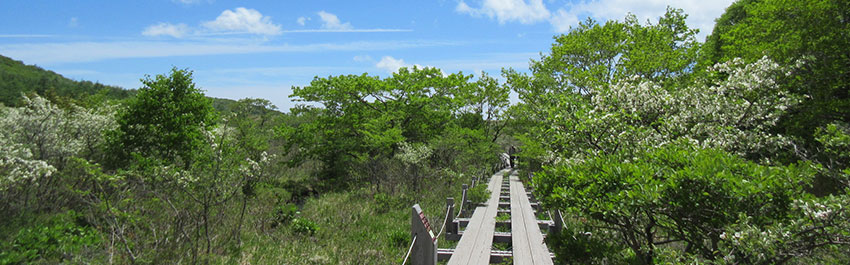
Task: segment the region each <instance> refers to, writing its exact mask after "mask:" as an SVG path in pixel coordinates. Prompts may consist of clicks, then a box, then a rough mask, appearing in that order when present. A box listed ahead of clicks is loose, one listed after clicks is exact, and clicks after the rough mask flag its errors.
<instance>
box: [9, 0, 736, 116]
mask: <svg viewBox="0 0 850 265" xmlns="http://www.w3.org/2000/svg"><path fill="white" fill-rule="evenodd" d="M730 3H731V0H722V1H714V0H710V1H705V0H702V1H697V0H680V1H672V0H644V1H630V0H590V1H583V0H571V1H559V0H464V1H457V0H435V1H409V0H400V1H321V0H317V1H225V0H122V1H107V0H102V1H85V0H82V1H59V0H52V1H43V0H3V1H2V2H0V54H2V55H4V56H7V57H11V58H13V59H16V60H21V61H23V62H24V63H27V64H35V65H38V66H41V67H43V68H45V69H48V70H53V71H55V72H57V73H59V74H62V75H64V76H66V77H69V78H72V79H76V80H91V81H99V82H101V83H104V84H110V85H118V86H121V87H125V88H138V87H139V86H140V85H141V83H140V82H139V79H140V78H142V77H144V75H146V74H149V75H155V74H161V73H166V72H168V71H169V70H170V69H171V67H172V66H176V67H179V68H189V69H190V70H193V71H194V73H195V83H196V84H197V85H198V86H200V87H201V88H202V89H204V90H206V93H207V95H209V96H214V97H223V98H231V99H240V98H246V97H259V98H266V99H269V100H271V101H272V102H273V103H275V104H276V105H277V106H278V107H279V108H280V109H281V110H288V109H289V108H290V107H292V106H293V105H294V104H293V103H292V102H291V101H290V99H289V98H288V96H289V94H290V93H291V87H292V86H303V85H308V84H309V83H310V81H311V80H312V79H313V77H314V76H320V77H326V76H330V75H344V74H362V73H364V72H367V73H369V74H370V75H379V76H387V75H389V74H391V73H392V72H393V71H395V70H396V69H397V68H398V67H401V66H412V65H420V66H433V67H438V68H440V69H442V70H443V71H444V72H458V71H463V72H464V73H466V74H475V75H476V76H478V75H479V73H480V72H481V71H485V72H488V73H489V74H491V75H494V76H498V75H499V72H500V69H501V68H503V67H512V68H515V69H518V70H527V67H528V62H529V60H530V59H537V58H539V53H540V52H546V51H547V50H548V49H549V47H550V46H551V44H552V37H553V36H555V35H556V34H559V33H564V32H567V31H568V30H569V28H570V27H571V26H575V25H577V23H578V21H580V20H584V19H585V18H587V17H592V18H594V19H597V20H600V21H604V20H608V19H618V20H621V19H622V18H623V17H624V16H625V15H626V13H628V12H631V13H633V14H635V15H637V16H638V18H640V19H641V20H643V21H645V20H647V19H652V20H653V21H654V20H655V18H657V17H658V16H660V15H662V14H663V13H664V11H665V8H666V7H667V6H668V5H669V6H673V7H676V8H682V9H684V10H685V12H686V13H687V14H689V18H688V23H689V26H691V27H693V28H698V29H700V30H701V33H700V36H699V37H700V40H702V39H703V38H704V37H705V35H706V34H708V33H710V31H711V28H712V27H713V25H714V19H715V18H717V17H719V16H720V14H722V13H723V10H724V9H725V8H726V7H727V6H728V5H729V4H730Z"/></svg>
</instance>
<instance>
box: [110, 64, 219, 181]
mask: <svg viewBox="0 0 850 265" xmlns="http://www.w3.org/2000/svg"><path fill="white" fill-rule="evenodd" d="M142 83H143V84H144V85H145V86H144V87H143V88H141V89H139V92H138V94H137V95H136V96H135V97H134V98H132V99H131V100H130V101H129V102H127V107H126V108H124V109H122V110H120V111H119V113H118V129H117V130H114V131H112V132H111V135H110V136H111V141H112V142H111V147H110V148H111V150H112V151H113V152H114V153H115V154H116V155H117V159H119V162H118V163H121V162H120V161H121V160H123V161H126V160H127V159H129V157H130V155H131V154H133V153H138V154H139V155H141V156H143V157H152V158H158V159H164V160H168V161H175V162H177V163H180V164H183V165H188V164H190V163H191V162H190V161H191V160H192V158H193V154H194V153H195V151H196V150H198V148H200V146H203V145H204V134H203V133H204V131H205V130H209V129H210V128H212V126H214V125H215V123H216V116H217V112H216V111H215V110H214V109H213V107H212V102H211V100H210V99H208V98H206V97H204V94H203V92H202V91H201V90H200V89H198V88H195V84H194V83H193V82H192V72H191V71H189V70H181V69H177V68H173V69H171V73H170V74H169V75H168V76H166V75H156V77H154V78H151V77H146V78H144V79H142ZM177 160H180V161H177Z"/></svg>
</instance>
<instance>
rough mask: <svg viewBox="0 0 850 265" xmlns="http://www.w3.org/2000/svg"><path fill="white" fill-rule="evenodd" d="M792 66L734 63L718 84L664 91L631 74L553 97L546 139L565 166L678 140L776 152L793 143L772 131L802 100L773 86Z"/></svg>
mask: <svg viewBox="0 0 850 265" xmlns="http://www.w3.org/2000/svg"><path fill="white" fill-rule="evenodd" d="M791 69H793V67H791V68H789V67H782V66H780V65H778V64H776V63H774V62H773V61H771V60H770V59H768V58H766V57H765V58H762V59H761V60H758V61H756V62H754V63H751V64H743V63H742V62H741V61H740V60H734V61H731V62H728V63H724V64H718V65H716V66H715V67H714V68H713V71H715V72H714V74H717V75H723V76H725V78H722V79H721V81H720V82H719V83H718V84H712V85H709V84H697V85H691V86H687V87H682V88H664V87H662V86H661V85H660V84H659V83H656V82H653V81H649V80H643V79H639V78H637V77H634V78H630V79H626V80H620V81H618V82H616V83H614V84H612V85H609V86H600V87H595V88H591V89H590V90H589V91H588V93H587V94H558V95H552V96H553V97H556V98H558V99H559V100H557V101H556V102H557V103H556V104H555V105H554V106H552V107H550V108H549V109H548V115H547V118H546V119H547V122H546V124H549V125H550V126H551V127H550V128H548V130H547V131H545V132H543V133H541V135H543V136H542V138H543V139H542V140H544V141H546V140H548V141H550V143H549V145H550V146H561V147H566V148H563V150H559V151H561V158H563V159H565V160H563V161H573V160H576V161H580V160H581V159H583V158H584V157H587V156H594V155H600V154H613V153H618V152H625V153H634V152H636V151H638V150H644V149H646V148H657V147H660V146H663V145H667V144H670V143H672V142H675V141H679V140H685V141H688V142H690V143H692V144H694V145H696V146H700V147H702V148H721V149H724V150H727V151H730V152H733V153H736V154H739V155H746V154H750V153H754V152H761V151H771V150H775V149H776V148H780V147H783V146H785V145H787V144H788V143H789V140H788V139H787V138H786V137H784V136H782V135H776V134H772V133H770V128H771V127H772V126H774V125H776V122H777V121H778V119H779V117H780V116H781V115H782V114H783V113H784V111H785V110H786V109H788V108H789V107H791V106H793V105H795V104H797V103H798V102H799V101H800V99H799V98H798V97H797V96H794V95H792V94H790V93H789V92H788V91H785V90H783V89H782V88H781V87H780V86H779V85H778V84H777V82H776V79H777V78H781V77H783V76H784V75H788V74H790V73H791V72H790V71H791ZM703 83H706V82H703Z"/></svg>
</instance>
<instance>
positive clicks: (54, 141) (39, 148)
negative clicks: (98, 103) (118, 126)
mask: <svg viewBox="0 0 850 265" xmlns="http://www.w3.org/2000/svg"><path fill="white" fill-rule="evenodd" d="M71 108H72V109H71V110H65V109H62V108H59V107H58V106H56V105H55V104H52V103H50V101H48V100H47V99H44V98H42V97H39V96H34V97H28V96H24V106H23V107H20V108H7V109H6V110H5V113H4V115H3V116H2V118H0V131H2V133H3V135H4V136H5V137H6V138H7V139H8V141H10V142H12V143H17V144H21V145H23V146H24V147H26V148H27V149H29V150H30V151H31V153H32V156H33V157H34V158H36V159H39V160H43V161H46V162H48V163H49V164H51V165H52V166H54V167H63V166H64V164H65V163H66V162H67V161H68V159H69V158H70V157H72V156H80V155H82V154H83V153H84V152H88V153H93V152H95V151H96V149H97V148H98V146H99V145H100V144H102V143H103V132H105V131H106V130H109V129H112V128H114V127H115V119H114V111H115V107H114V106H105V107H103V108H102V109H92V110H89V109H85V108H81V107H77V106H72V107H71Z"/></svg>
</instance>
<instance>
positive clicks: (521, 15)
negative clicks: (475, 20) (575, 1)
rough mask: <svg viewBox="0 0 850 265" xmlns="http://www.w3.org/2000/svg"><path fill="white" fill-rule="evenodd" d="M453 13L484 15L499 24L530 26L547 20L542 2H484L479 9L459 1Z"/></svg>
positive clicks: (489, 0)
mask: <svg viewBox="0 0 850 265" xmlns="http://www.w3.org/2000/svg"><path fill="white" fill-rule="evenodd" d="M455 11H456V12H458V13H464V14H469V15H472V16H475V17H478V16H481V15H485V16H487V17H490V18H495V19H497V20H498V21H499V23H501V24H504V23H505V22H511V21H517V22H520V23H522V24H532V23H536V22H540V21H544V20H546V19H548V18H549V9H547V8H546V6H545V5H543V0H529V1H528V2H526V1H525V0H484V2H483V3H482V4H481V7H479V8H473V7H470V6H469V5H467V4H466V2H464V1H460V2H459V3H458V4H457V6H456V7H455Z"/></svg>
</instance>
